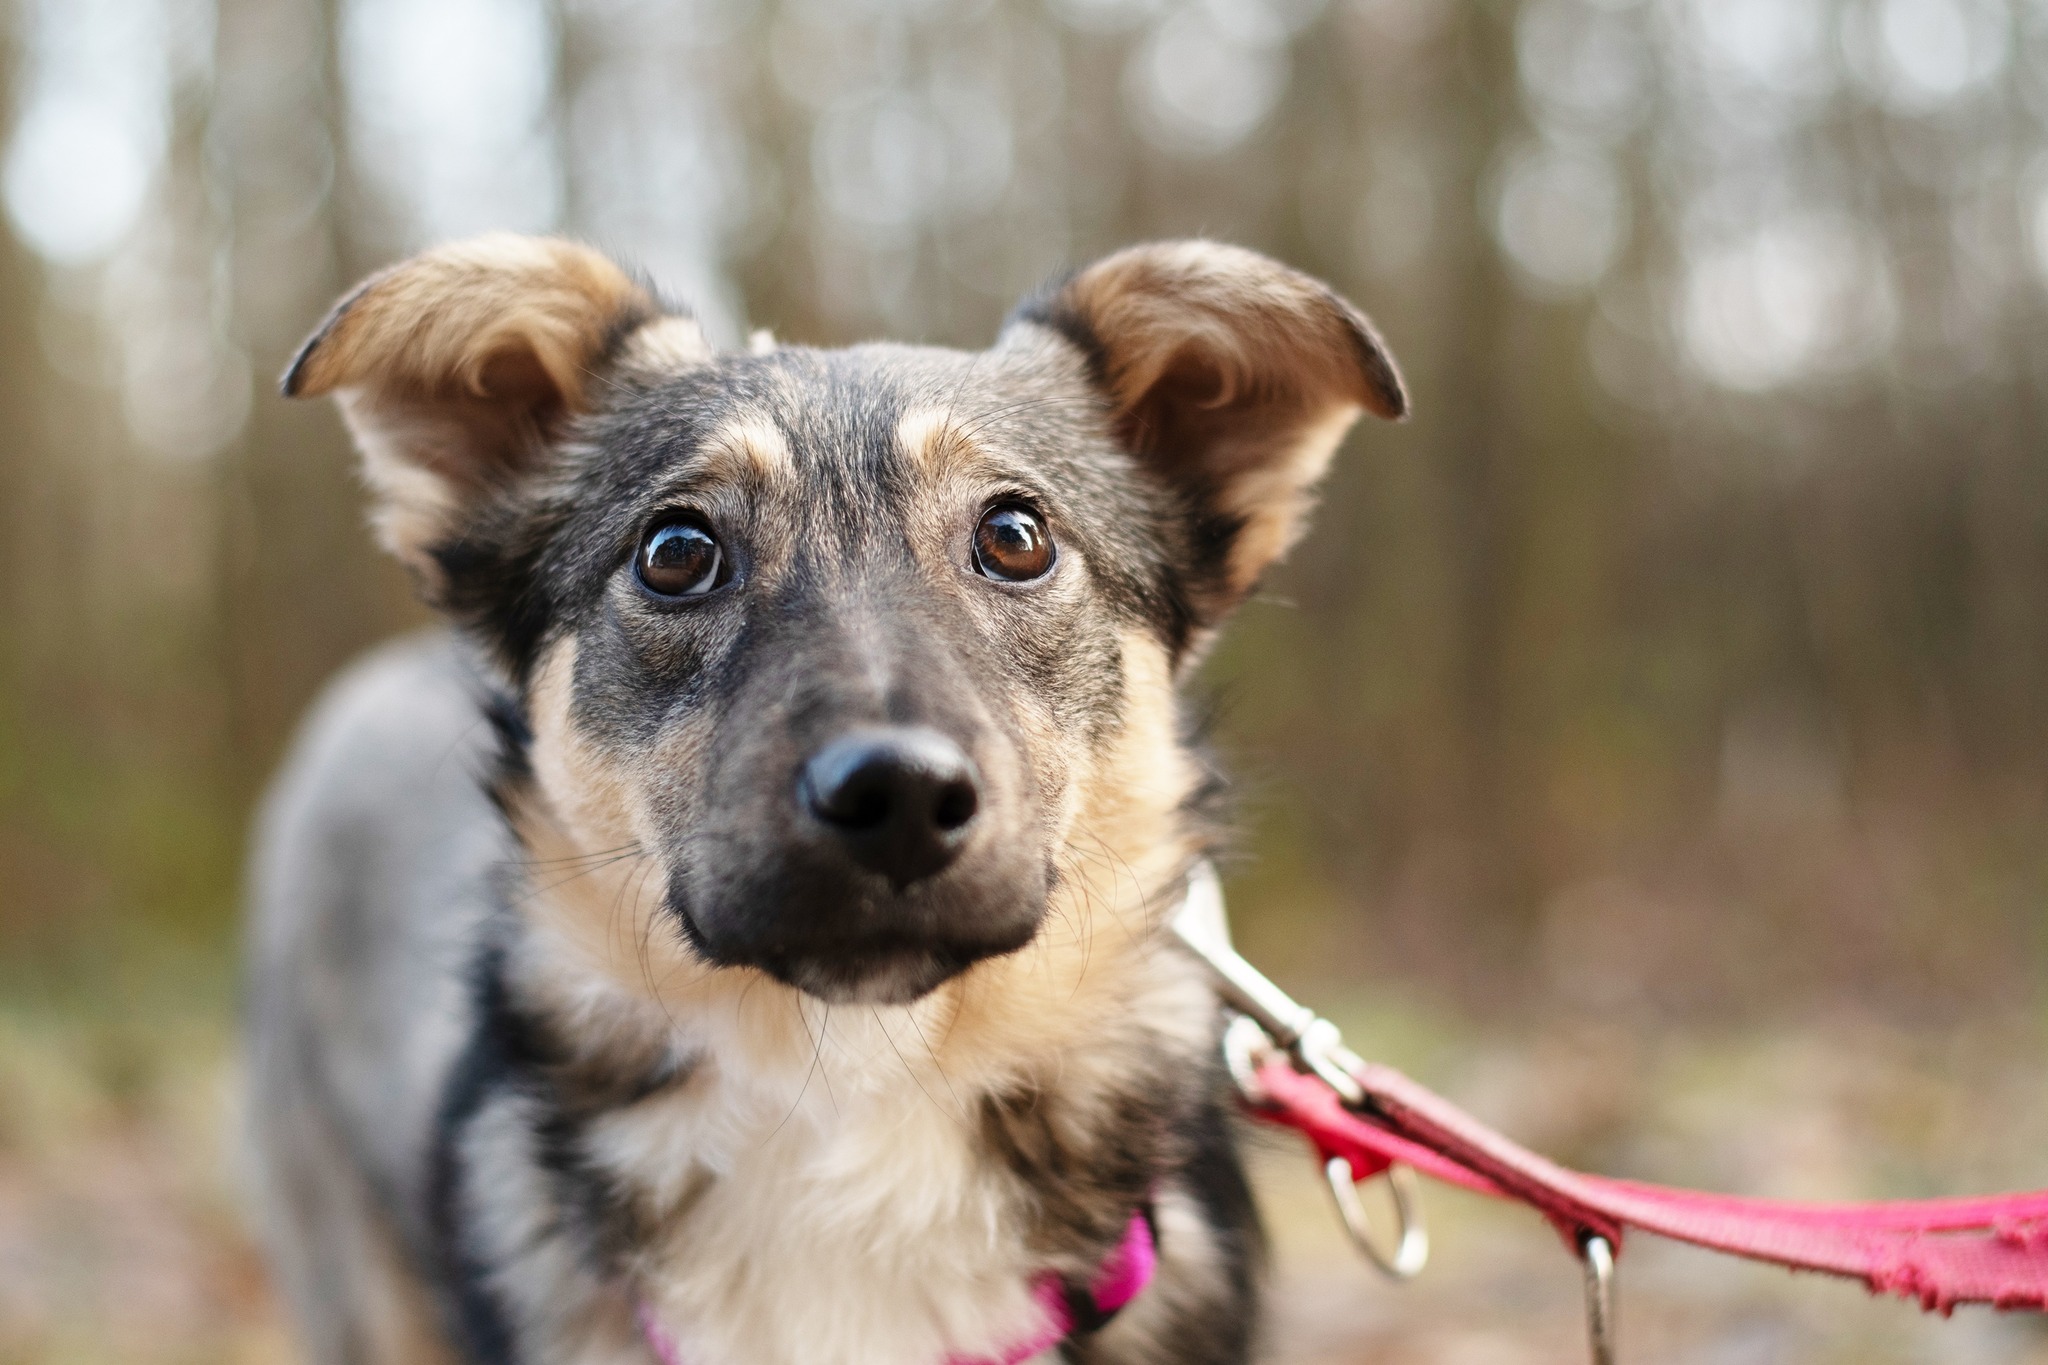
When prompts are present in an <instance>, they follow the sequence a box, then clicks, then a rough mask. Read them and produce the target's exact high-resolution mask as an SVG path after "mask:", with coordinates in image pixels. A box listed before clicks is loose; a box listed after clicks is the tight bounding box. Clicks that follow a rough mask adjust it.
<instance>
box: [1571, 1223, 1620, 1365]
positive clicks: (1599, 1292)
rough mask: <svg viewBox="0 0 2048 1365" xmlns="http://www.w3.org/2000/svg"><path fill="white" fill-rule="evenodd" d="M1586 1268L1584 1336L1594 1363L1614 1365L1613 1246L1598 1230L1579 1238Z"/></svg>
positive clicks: (1580, 1252)
mask: <svg viewBox="0 0 2048 1365" xmlns="http://www.w3.org/2000/svg"><path fill="white" fill-rule="evenodd" d="M1579 1256H1580V1260H1581V1263H1582V1264H1583V1265H1584V1266H1585V1271H1586V1336H1587V1338H1588V1340H1589V1341H1590V1342H1591V1343H1592V1347H1593V1365H1614V1246H1613V1244H1612V1243H1610V1242H1609V1241H1608V1240H1607V1239H1606V1238H1605V1237H1602V1236H1601V1235H1600V1234H1598V1233H1588V1234H1586V1235H1585V1236H1584V1237H1581V1238H1580V1239H1579Z"/></svg>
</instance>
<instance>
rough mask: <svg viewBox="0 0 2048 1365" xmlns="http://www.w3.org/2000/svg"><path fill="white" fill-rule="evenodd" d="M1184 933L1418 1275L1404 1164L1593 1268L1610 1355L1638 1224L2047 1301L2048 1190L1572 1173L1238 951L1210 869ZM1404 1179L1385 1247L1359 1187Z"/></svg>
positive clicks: (1287, 1113) (1298, 1124)
mask: <svg viewBox="0 0 2048 1365" xmlns="http://www.w3.org/2000/svg"><path fill="white" fill-rule="evenodd" d="M1174 928H1175V930H1176V931H1177V932H1178V933H1179V935H1180V937H1181V938H1182V940H1183V941H1184V942H1186V943H1187V944H1188V946H1189V947H1191V948H1193V949H1194V950H1195V952H1196V953H1197V954H1198V955H1199V956H1200V957H1201V958H1202V959H1203V960H1204V961H1205V962H1207V963H1208V965H1209V966H1210V967H1211V968H1212V969H1213V970H1214V972H1215V974H1216V979H1217V983H1218V985H1219V986H1220V987H1221V989H1222V994H1223V996H1224V999H1225V1000H1226V1001H1227V1002H1228V1003H1229V1004H1230V1005H1232V1006H1233V1007H1235V1008H1236V1009H1238V1010H1239V1011H1240V1012H1241V1013H1242V1015H1243V1017H1242V1018H1240V1019H1238V1020H1236V1021H1235V1022H1233V1024H1232V1025H1231V1027H1230V1029H1229V1031H1228V1032H1227V1033H1226V1035H1225V1038H1224V1052H1225V1056H1226V1058H1227V1060H1228V1061H1229V1062H1230V1066H1231V1071H1232V1074H1233V1075H1234V1076H1235V1077H1236V1079H1237V1082H1238V1086H1239V1089H1240V1090H1241V1091H1242V1092H1243V1094H1244V1098H1245V1101H1246V1104H1247V1106H1248V1107H1249V1108H1250V1110H1251V1112H1252V1113H1253V1114H1255V1115H1257V1116H1258V1117H1259V1118H1261V1119H1264V1120H1266V1121H1268V1122H1271V1123H1275V1124H1279V1125H1281V1126H1284V1127H1288V1128H1292V1129H1294V1130H1296V1131H1297V1132H1300V1133H1301V1134H1302V1135H1303V1136H1305V1137H1306V1138H1307V1139H1308V1140H1309V1143H1310V1144H1311V1145H1312V1146H1313V1147H1314V1148H1315V1150H1316V1153H1317V1155H1318V1156H1319V1157H1321V1158H1322V1160H1323V1162H1324V1169H1325V1171H1326V1172H1327V1173H1328V1174H1329V1175H1330V1177H1331V1182H1332V1189H1333V1191H1334V1192H1335V1193H1336V1195H1337V1198H1338V1201H1339V1209H1340V1211H1341V1212H1342V1213H1343V1214H1344V1218H1345V1222H1346V1224H1347V1226H1349V1227H1350V1229H1351V1232H1352V1234H1353V1236H1354V1238H1356V1239H1357V1240H1358V1241H1359V1243H1360V1245H1361V1246H1362V1247H1363V1248H1364V1249H1365V1250H1366V1251H1367V1252H1368V1254H1370V1255H1371V1256H1372V1258H1373V1259H1374V1260H1375V1261H1377V1262H1378V1263H1379V1264H1380V1265H1381V1267H1382V1268H1383V1269H1385V1270H1387V1271H1388V1272H1389V1273H1391V1274H1394V1275H1396V1276H1397V1277H1402V1278H1405V1277H1406V1276H1407V1275H1410V1274H1413V1273H1414V1272H1415V1271H1416V1270H1419V1269H1420V1268H1421V1263H1422V1261H1423V1260H1424V1259H1426V1258H1427V1255H1428V1240H1427V1236H1426V1234H1424V1233H1423V1232H1422V1231H1421V1225H1420V1223H1419V1222H1418V1221H1416V1220H1415V1218H1414V1212H1413V1196H1412V1194H1411V1193H1410V1191H1409V1185H1410V1184H1412V1180H1410V1179H1409V1178H1408V1177H1407V1176H1406V1171H1405V1170H1404V1168H1410V1169H1413V1170H1415V1171H1419V1172H1421V1173H1422V1174H1424V1175H1427V1176H1431V1177H1434V1178H1435V1179H1438V1180H1442V1181H1445V1182H1447V1183H1450V1184H1453V1185H1459V1186H1462V1187H1463V1188H1465V1189H1468V1190H1474V1191H1477V1192H1478V1193H1480V1194H1487V1195H1493V1196H1496V1197H1499V1198H1504V1199H1514V1200H1519V1201H1521V1202H1522V1203H1525V1204H1528V1205H1529V1206H1530V1207H1532V1208H1534V1209H1535V1210H1536V1211H1537V1212H1539V1213H1541V1214H1542V1215H1543V1216H1544V1217H1545V1218H1546V1219H1548V1220H1549V1222H1550V1224H1551V1226H1552V1227H1554V1228H1555V1229H1557V1231H1558V1232H1559V1233H1560V1234H1561V1235H1562V1236H1563V1237H1564V1239H1565V1242H1566V1244H1567V1246H1569V1247H1570V1248H1571V1249H1572V1251H1573V1252H1574V1254H1577V1255H1579V1256H1580V1257H1581V1258H1582V1259H1584V1260H1585V1261H1586V1264H1587V1293H1588V1298H1587V1309H1588V1317H1589V1319H1590V1322H1591V1326H1592V1329H1593V1353H1594V1359H1595V1360H1596V1361H1597V1362H1602V1363H1603V1365H1604V1363H1605V1362H1610V1361H1612V1359H1613V1343H1612V1340H1611V1305H1610V1303H1609V1299H1608V1296H1609V1293H1610V1279H1611V1273H1612V1264H1613V1259H1612V1258H1613V1257H1614V1256H1615V1255H1617V1254H1618V1253H1619V1252H1620V1249H1621V1245H1622V1239H1623V1236H1624V1234H1625V1233H1626V1232H1627V1231H1628V1230H1629V1229H1631V1228H1635V1229H1641V1230H1642V1231H1644V1232H1654V1233H1657V1234H1658V1235H1660V1236H1664V1237H1670V1238H1674V1239H1676V1240H1678V1241H1681V1242H1690V1243H1692V1244H1693V1245H1695V1246H1702V1247H1708V1248H1710V1249H1712V1250H1715V1251H1721V1252H1726V1253H1728V1254H1730V1255H1735V1256H1743V1257H1747V1258H1749V1259H1751V1260H1757V1261H1768V1262H1771V1263H1772V1264H1775V1265H1781V1266H1785V1267H1787V1268H1789V1269H1793V1270H1813V1271H1820V1272H1823V1273H1825V1274H1830V1275H1842V1276H1846V1277H1848V1278H1850V1279H1857V1280H1861V1281H1862V1282H1863V1283H1864V1285H1865V1286H1866V1287H1867V1288H1868V1289H1869V1290H1870V1292H1872V1293H1873V1294H1897V1295H1900V1296H1901V1297H1904V1298H1909V1299H1917V1300H1918V1301H1919V1303H1920V1306H1921V1307H1922V1308H1924V1309H1927V1310H1930V1311H1936V1312H1941V1313H1944V1314H1946V1313H1948V1312H1949V1311H1951V1310H1952V1309H1953V1308H1954V1307H1955V1306H1956V1305H1957V1304H1959V1303H1988V1304H1991V1305H1993V1306H1994V1307H1997V1308H2003V1309H2032V1310H2036V1311H2040V1310H2044V1309H2048V1191H2033V1192H2029V1193H2024V1194H2003V1195H1991V1196H1986V1197H1983V1198H1973V1199H1925V1200H1902V1201H1895V1202H1877V1203H1857V1204H1810V1203H1797V1202H1792V1201H1787V1200H1777V1199H1754V1198H1745V1197H1741V1196H1734V1195H1718V1194H1707V1193H1703V1192H1701V1191H1697V1190H1682V1189H1672V1188H1668V1187H1666V1186H1661V1185H1648V1184H1643V1183H1640V1182H1637V1181H1632V1180H1612V1179H1608V1178H1606V1177H1604V1176H1596V1175H1586V1174H1583V1173H1581V1172H1579V1171H1572V1170H1567V1169H1565V1168H1564V1167H1562V1166H1559V1165H1557V1164H1556V1163H1555V1162H1552V1161H1549V1160H1547V1159H1545V1158H1544V1157H1541V1156H1538V1155H1537V1154H1536V1153H1534V1152H1532V1151H1530V1150H1528V1149H1527V1148H1525V1147H1522V1146H1520V1145H1519V1144H1517V1143H1515V1142H1513V1141H1511V1140H1509V1139H1508V1138H1506V1137H1504V1136H1502V1135H1501V1134H1500V1133H1497V1132H1495V1131H1494V1130H1493V1129H1491V1128H1489V1127H1487V1126H1486V1125H1485V1124H1483V1123H1481V1122H1480V1121H1479V1120H1477V1119H1475V1118H1473V1117H1472V1116H1471V1115H1469V1114H1467V1113H1465V1112H1464V1111H1463V1110H1461V1109H1459V1108H1458V1107H1457V1106H1456V1105H1453V1104H1452V1103H1450V1101H1448V1100H1446V1099H1444V1098H1442V1097H1441V1096H1439V1095H1436V1094H1434V1093H1432V1092H1431V1091H1429V1090H1427V1089H1425V1088H1424V1087H1422V1086H1420V1085H1418V1084H1416V1083H1415V1082H1414V1081H1412V1080H1410V1079H1408V1077H1406V1076H1404V1075H1402V1074H1401V1073H1400V1072H1398V1071H1395V1070H1393V1069H1392V1068H1391V1067H1385V1066H1378V1065H1373V1064H1370V1063H1367V1062H1364V1061H1361V1060H1360V1059H1359V1058H1358V1057H1357V1056H1356V1055H1355V1054H1353V1053H1352V1052H1351V1051H1350V1050H1349V1049H1347V1048H1346V1047H1344V1045H1343V1043H1342V1041H1341V1039H1340V1038H1339V1036H1338V1033H1337V1029H1336V1027H1335V1026H1334V1025H1332V1024H1331V1023H1330V1022H1329V1021H1328V1020H1325V1019H1322V1018H1320V1017H1318V1016H1317V1015H1316V1014H1315V1013H1314V1012H1313V1011H1312V1010H1309V1009H1307V1008H1305V1007H1304V1006H1302V1005H1299V1004H1297V1003H1295V1001H1293V1000H1292V999H1290V998H1289V997H1288V996H1287V995H1286V994H1285V993H1284V992H1283V991H1281V990H1280V989H1279V987H1277V986H1275V985H1274V984H1273V983H1272V982H1270V981H1268V980H1267V979H1266V978H1265V977H1264V976H1263V975H1261V974H1260V973H1259V972H1258V970H1257V969H1256V968H1254V967H1253V966H1252V965H1251V964H1250V963H1248V962H1246V961H1245V960H1244V959H1243V958H1242V957H1240V956H1239V955H1238V954H1237V953H1236V951H1235V950H1233V949H1232V948H1231V947H1230V942H1229V935H1228V929H1227V927H1226V923H1225V920H1224V917H1223V901H1222V891H1221V888H1220V887H1219V886H1218V885H1217V882H1216V877H1215V873H1214V871H1213V870H1212V869H1210V868H1209V867H1208V865H1207V864H1203V865H1201V866H1199V867H1197V868H1196V869H1195V871H1194V872H1193V873H1192V874H1191V875H1190V876H1189V879H1188V893H1187V899H1186V901H1185V902H1184V904H1183V905H1182V907H1181V910H1180V912H1179V913H1178V914H1177V915H1176V917H1175V920H1174ZM1383 1172H1384V1173H1387V1174H1389V1175H1391V1176H1394V1177H1396V1183H1395V1186H1394V1189H1395V1195H1396V1200H1397V1206H1398V1207H1399V1209H1400V1211H1401V1216H1402V1228H1401V1230H1400V1245H1399V1247H1398V1248H1397V1250H1396V1251H1395V1252H1393V1253H1392V1254H1391V1255H1388V1254H1386V1253H1382V1252H1381V1251H1379V1250H1378V1249H1376V1247H1375V1246H1374V1245H1373V1244H1372V1242H1371V1241H1370V1240H1369V1239H1368V1237H1367V1235H1366V1230H1365V1229H1364V1227H1363V1219H1362V1215H1361V1214H1360V1213H1359V1212H1358V1209H1357V1198H1356V1195H1355V1193H1353V1191H1352V1190H1351V1188H1350V1185H1351V1182H1353V1181H1359V1180H1366V1179H1370V1178H1372V1177H1373V1176H1376V1175H1379V1174H1381V1173H1383Z"/></svg>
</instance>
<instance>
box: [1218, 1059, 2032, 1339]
mask: <svg viewBox="0 0 2048 1365" xmlns="http://www.w3.org/2000/svg"><path fill="white" fill-rule="evenodd" d="M1257 1074H1258V1084H1259V1087H1260V1089H1261V1090H1262V1091H1263V1092H1264V1095H1265V1097H1266V1102H1265V1103H1263V1104H1252V1105H1251V1106H1249V1107H1250V1108H1251V1112H1252V1113H1254V1114H1255V1115H1257V1116H1258V1117H1259V1118H1261V1119H1264V1120H1266V1121H1268V1122H1271V1123H1276V1124H1279V1125H1281V1126H1284V1127H1288V1128H1292V1129H1294V1130H1296V1131H1297V1132H1299V1133H1301V1134H1302V1135H1303V1136H1304V1137H1306V1138H1307V1139H1308V1140H1309V1142H1310V1144H1311V1145H1312V1146H1314V1148H1315V1149H1316V1152H1317V1153H1318V1155H1319V1156H1321V1157H1322V1159H1323V1160H1325V1161H1328V1160H1330V1159H1331V1158H1333V1157H1342V1158H1343V1159H1344V1160H1345V1161H1346V1162H1348V1163H1349V1164H1350V1167H1351V1170H1352V1172H1353V1174H1354V1175H1355V1176H1356V1177H1357V1178H1359V1179H1369V1178H1370V1177H1372V1176H1374V1175H1377V1174H1379V1173H1381V1172H1383V1171H1385V1170H1387V1169H1388V1168H1389V1167H1390V1166H1393V1165H1395V1164H1397V1163H1398V1164H1400V1165H1405V1166H1412V1167H1413V1168H1414V1169H1415V1170H1417V1171H1420V1172H1421V1173H1422V1174H1424V1175H1428V1176H1433V1177H1435V1178H1436V1179H1439V1180H1443V1181H1447V1182H1449V1183H1451V1184H1454V1185H1459V1186H1462V1187H1463V1188H1465V1189H1468V1190H1474V1191H1476V1192H1478V1193H1480V1194H1487V1195H1493V1196H1496V1197H1499V1198H1505V1199H1514V1200H1518V1201H1520V1202H1522V1203H1525V1204H1528V1205H1530V1206H1531V1207H1532V1208H1534V1209H1536V1210H1537V1211H1538V1212H1539V1213H1541V1214H1542V1215H1543V1216H1544V1217H1545V1218H1546V1219H1548V1220H1549V1222H1550V1224H1551V1226H1552V1227H1554V1228H1556V1229H1557V1230H1558V1232H1559V1233H1560V1234H1561V1235H1562V1236H1563V1237H1564V1239H1565V1241H1566V1243H1567V1245H1568V1246H1570V1247H1571V1249H1572V1250H1573V1252H1574V1254H1582V1253H1581V1248H1583V1247H1584V1246H1585V1244H1586V1242H1587V1240H1588V1239H1590V1238H1594V1237H1599V1238H1602V1239H1604V1240H1605V1241H1606V1242H1607V1244H1608V1245H1609V1246H1610V1247H1611V1248H1613V1249H1614V1250H1615V1251H1617V1252H1618V1251H1619V1250H1620V1249H1621V1246H1622V1237H1623V1234H1624V1232H1625V1231H1626V1230H1627V1229H1630V1228H1638V1229H1641V1230H1643V1231H1645V1232H1654V1233H1657V1234H1658V1235H1660V1236H1664V1237H1670V1238H1674V1239H1676V1240H1678V1241H1681V1242H1690V1243H1692V1244H1693V1245H1694V1246H1702V1247H1707V1248H1709V1249H1711V1250H1714V1251H1721V1252H1727V1253H1729V1254H1731V1255H1735V1256H1742V1257H1746V1258H1748V1259H1750V1260H1756V1261H1768V1262H1771V1263H1772V1264H1775V1265H1781V1266H1785V1267H1787V1268H1788V1269H1792V1270H1814V1271H1821V1272H1824V1273H1827V1274H1831V1275H1842V1276H1846V1277H1848V1278H1851V1279H1858V1280H1861V1281H1862V1282H1863V1283H1864V1285H1865V1286H1866V1287H1867V1288H1868V1289H1869V1290H1870V1291H1871V1292H1872V1293H1874V1294H1897V1295H1899V1296H1901V1297H1904V1298H1909V1299H1917V1300H1918V1301H1919V1303H1920V1306H1921V1307H1922V1308H1924V1309H1928V1310H1930V1311H1935V1312H1941V1313H1947V1312H1949V1311H1950V1310H1952V1309H1953V1308H1954V1307H1955V1306H1956V1305H1957V1304H1959V1303H1988V1304H1991V1305H1993V1306H1995V1307H1998V1308H2006V1309H2034V1310H2040V1309H2044V1308H2048V1191H2036V1192H2031V1193H2026V1194H2005V1195H1993V1196H1989V1197H1985V1198H1976V1199H1925V1200H1903V1201H1897V1202H1889V1203H1861V1204H1809V1203H1795V1202H1791V1201H1784V1200H1775V1199H1754V1198H1743V1197H1740V1196H1734V1195H1719V1194H1706V1193H1702V1192H1700V1191H1697V1190H1684V1189H1673V1188H1669V1187H1666V1186H1662V1185H1648V1184H1642V1183H1639V1182H1636V1181H1628V1180H1611V1179H1607V1178H1605V1177H1602V1176H1596V1175H1586V1174H1583V1173H1581V1172H1578V1171H1571V1170H1566V1169H1565V1168H1564V1167H1561V1166H1559V1165H1557V1164H1555V1163H1554V1162H1551V1161H1548V1160H1546V1159H1545V1158H1543V1157H1541V1156H1538V1155H1537V1154H1536V1153H1534V1152H1531V1151H1529V1150H1528V1149H1527V1148H1525V1147H1522V1146H1519V1145H1518V1144H1516V1143H1514V1142H1511V1141H1509V1140H1508V1139H1507V1138H1505V1137H1503V1136H1502V1135H1501V1134H1499V1133H1497V1132H1495V1131H1493V1130H1492V1129H1491V1128H1488V1127H1487V1126H1486V1125H1485V1124H1483V1123H1481V1122H1479V1121H1478V1120H1477V1119H1475V1118H1473V1117H1472V1116H1471V1115H1469V1114H1466V1113H1465V1112H1464V1111H1462V1110H1460V1109H1459V1108H1457V1107H1456V1106H1455V1105H1453V1104H1451V1103H1450V1102H1449V1101H1448V1100H1445V1099H1443V1098H1442V1097H1440V1096H1438V1095H1435V1094H1433V1093H1431V1092H1430V1091H1429V1090H1427V1089H1425V1088H1423V1087H1422V1086H1420V1085H1418V1084H1416V1083H1415V1082H1414V1081H1412V1080H1410V1079H1408V1077H1406V1076H1404V1075H1402V1074H1401V1073H1400V1072H1398V1071H1395V1070H1393V1069H1392V1068H1391V1067H1384V1066H1374V1065H1367V1066H1365V1067H1363V1068H1361V1074H1360V1075H1359V1076H1358V1081H1359V1084H1360V1086H1361V1088H1362V1089H1363V1090H1364V1092H1365V1096H1366V1105H1367V1108H1366V1109H1365V1110H1364V1111H1363V1112H1360V1111H1357V1110H1354V1109H1352V1108H1350V1107H1348V1106H1346V1105H1345V1103H1344V1102H1343V1101H1342V1100H1341V1099H1339V1098H1338V1097H1337V1095H1336V1093H1335V1092H1334V1091H1333V1090H1331V1089H1330V1088H1329V1087H1328V1086H1327V1085H1325V1084H1323V1082H1322V1081H1320V1080H1318V1079H1317V1078H1316V1077H1314V1076H1310V1075H1304V1074H1303V1073H1301V1072H1300V1071H1297V1070H1296V1069H1295V1068H1294V1067H1293V1066H1292V1065H1290V1064H1289V1063H1287V1062H1286V1061H1282V1060H1274V1061H1271V1062H1268V1063H1266V1064H1265V1065H1264V1066H1262V1067H1260V1068H1259V1070H1258V1073H1257Z"/></svg>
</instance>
